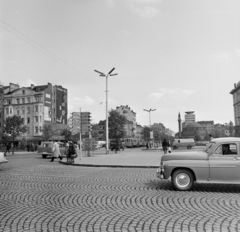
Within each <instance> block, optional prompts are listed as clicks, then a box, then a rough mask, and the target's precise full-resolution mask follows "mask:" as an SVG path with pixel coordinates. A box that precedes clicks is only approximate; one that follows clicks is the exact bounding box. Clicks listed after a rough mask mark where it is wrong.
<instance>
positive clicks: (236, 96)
mask: <svg viewBox="0 0 240 232" xmlns="http://www.w3.org/2000/svg"><path fill="white" fill-rule="evenodd" d="M230 94H232V95H233V110H234V123H235V126H234V130H235V136H237V137H240V81H239V82H238V83H237V84H234V89H232V90H231V92H230Z"/></svg>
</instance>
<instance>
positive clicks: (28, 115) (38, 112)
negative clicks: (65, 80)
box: [0, 83, 67, 141]
mask: <svg viewBox="0 0 240 232" xmlns="http://www.w3.org/2000/svg"><path fill="white" fill-rule="evenodd" d="M57 88H58V86H54V87H53V86H52V84H51V83H48V84H47V85H39V86H34V85H31V86H30V87H20V86H18V85H14V84H11V83H10V85H9V86H8V87H6V86H5V87H2V92H3V94H2V95H0V96H2V98H3V99H2V101H3V104H2V109H1V116H3V118H4V119H5V118H7V117H9V116H13V115H20V116H21V117H22V118H23V119H24V124H25V125H26V126H27V128H28V131H27V133H26V134H24V135H23V136H21V137H19V138H17V139H22V138H25V139H27V140H33V141H40V140H42V129H43V126H44V124H51V125H52V129H53V134H54V135H53V137H52V139H53V140H62V139H64V138H63V136H61V135H60V134H61V130H63V129H65V128H67V120H66V119H67V108H66V107H67V97H66V95H67V92H66V91H65V92H64V96H65V97H63V98H62V100H61V101H60V102H59V100H55V102H54V99H58V97H57V96H58V93H57V91H55V96H56V98H53V92H54V91H53V90H54V89H56V90H57ZM58 109H61V111H58ZM59 112H60V113H59ZM59 115H61V116H62V117H59ZM58 118H59V119H61V120H57V119H58Z"/></svg>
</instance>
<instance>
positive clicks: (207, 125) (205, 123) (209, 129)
mask: <svg viewBox="0 0 240 232" xmlns="http://www.w3.org/2000/svg"><path fill="white" fill-rule="evenodd" d="M197 123H199V124H200V125H201V126H202V127H205V128H206V130H207V133H208V134H211V133H212V132H213V131H214V121H198V122H197Z"/></svg>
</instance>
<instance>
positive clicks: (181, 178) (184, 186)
mask: <svg viewBox="0 0 240 232" xmlns="http://www.w3.org/2000/svg"><path fill="white" fill-rule="evenodd" d="M193 184H194V177H193V174H192V172H191V171H189V170H186V169H178V170H176V171H174V172H173V174H172V185H173V188H174V189H175V190H178V191H188V190H191V189H192V187H193Z"/></svg>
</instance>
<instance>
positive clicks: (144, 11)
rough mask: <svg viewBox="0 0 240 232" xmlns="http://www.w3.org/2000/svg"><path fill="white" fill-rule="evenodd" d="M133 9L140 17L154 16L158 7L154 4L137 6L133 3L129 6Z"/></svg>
mask: <svg viewBox="0 0 240 232" xmlns="http://www.w3.org/2000/svg"><path fill="white" fill-rule="evenodd" d="M130 7H131V9H132V10H133V11H135V12H136V13H137V14H139V15H140V16H142V17H154V16H155V15H157V14H158V9H157V8H156V7H154V6H143V7H137V6H134V5H131V6H130Z"/></svg>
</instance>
